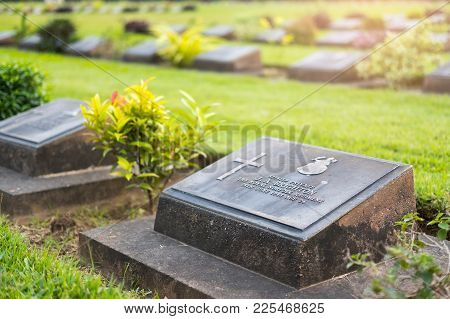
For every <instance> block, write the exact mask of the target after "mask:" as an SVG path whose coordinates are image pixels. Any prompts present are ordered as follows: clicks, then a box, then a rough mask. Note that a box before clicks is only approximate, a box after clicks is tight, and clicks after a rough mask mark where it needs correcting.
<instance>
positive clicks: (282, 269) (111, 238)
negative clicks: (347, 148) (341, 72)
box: [80, 138, 415, 298]
mask: <svg viewBox="0 0 450 319" xmlns="http://www.w3.org/2000/svg"><path fill="white" fill-rule="evenodd" d="M414 210H415V196H414V183H413V172H412V167H411V166H409V165H404V164H401V163H396V162H391V161H386V160H382V159H376V158H371V157H366V156H361V155H357V154H351V153H346V152H342V151H337V150H332V149H326V148H322V147H316V146H311V145H304V144H297V143H294V142H290V141H286V140H280V139H275V138H262V139H259V140H257V141H255V142H252V143H250V144H248V145H247V146H245V147H244V148H242V149H240V150H238V151H235V152H233V153H231V154H229V155H227V156H225V157H223V158H222V159H220V160H218V161H217V162H215V163H213V164H211V165H210V166H208V167H206V168H204V169H203V170H201V171H199V172H197V173H194V174H193V175H191V176H189V177H187V178H186V179H184V180H182V181H181V182H179V183H177V184H175V185H173V186H172V187H170V188H168V189H166V190H165V191H164V192H163V193H162V196H161V198H160V202H159V206H158V213H157V215H156V220H155V222H154V226H153V223H151V222H144V221H140V222H133V223H126V224H121V225H117V226H112V227H110V228H108V229H103V230H101V229H100V230H96V231H90V232H88V233H85V234H83V235H81V236H80V245H82V246H80V248H81V254H82V255H83V256H85V258H86V260H91V261H92V259H90V258H89V256H90V257H92V258H93V259H94V261H95V262H96V263H98V264H100V265H103V266H104V267H105V268H106V269H118V271H121V269H122V268H123V267H124V266H125V264H127V265H130V267H131V269H133V270H134V269H136V272H137V277H139V278H140V279H139V280H140V282H147V283H150V284H156V285H161V284H160V283H159V282H158V280H160V281H165V279H164V278H170V284H169V286H170V287H178V289H177V291H171V292H170V293H169V296H172V297H173V296H174V294H175V295H177V292H178V293H179V294H180V296H185V297H186V296H190V297H193V296H195V294H190V295H186V294H185V290H186V289H187V288H186V286H187V287H189V288H190V291H191V292H192V291H194V292H196V293H197V294H196V296H197V297H198V296H199V292H201V293H202V294H203V296H205V295H206V296H213V297H214V296H219V297H220V296H223V295H226V296H227V297H228V298H229V297H241V298H242V297H249V296H250V295H251V296H255V294H256V295H259V297H263V296H267V289H269V291H272V290H271V289H272V288H273V291H274V294H275V295H277V296H279V297H283V294H288V293H290V292H294V291H296V290H297V289H300V288H302V287H306V286H309V285H311V284H314V283H317V282H320V281H323V280H326V279H329V278H332V277H334V276H338V275H341V274H343V273H345V272H346V271H347V269H346V263H347V260H346V256H347V253H350V254H352V253H357V252H364V251H368V252H370V253H372V255H373V257H374V258H375V260H379V259H380V258H382V255H383V253H382V252H383V247H384V245H385V244H387V243H389V242H390V241H391V240H392V239H393V237H394V236H393V234H392V231H393V230H394V226H395V225H394V224H395V222H396V221H397V220H398V219H399V218H401V216H402V215H404V214H406V213H408V212H412V211H414ZM152 227H153V230H152ZM102 234H103V235H102ZM180 242H181V243H183V244H184V245H182V244H180ZM141 243H144V244H141ZM85 244H86V246H87V247H86V248H83V246H84V245H85ZM180 260H182V261H183V262H182V263H180V262H179V261H180ZM247 271H248V272H247ZM131 272H132V273H133V271H131ZM244 272H247V273H244ZM260 275H262V277H258V276H260ZM141 276H143V277H141ZM268 278H271V279H273V280H272V281H271V283H269V281H268ZM279 284H284V285H285V286H284V288H281V287H280V286H279ZM233 287H234V289H233ZM154 288H155V287H154ZM172 289H173V288H172ZM286 289H287V290H286ZM180 290H181V292H180ZM158 291H159V290H158ZM275 291H276V293H275Z"/></svg>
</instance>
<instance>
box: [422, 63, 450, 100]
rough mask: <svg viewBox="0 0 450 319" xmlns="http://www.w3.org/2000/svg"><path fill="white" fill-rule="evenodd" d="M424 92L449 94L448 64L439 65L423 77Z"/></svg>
mask: <svg viewBox="0 0 450 319" xmlns="http://www.w3.org/2000/svg"><path fill="white" fill-rule="evenodd" d="M424 90H425V91H427V92H436V93H450V62H448V63H446V64H444V65H441V66H440V67H438V68H437V69H436V70H434V71H433V72H432V73H430V74H428V75H427V76H426V77H425V83H424Z"/></svg>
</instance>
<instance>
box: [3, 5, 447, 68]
mask: <svg viewBox="0 0 450 319" xmlns="http://www.w3.org/2000/svg"><path fill="white" fill-rule="evenodd" d="M8 5H9V6H12V7H17V8H26V7H27V6H42V4H36V3H31V4H26V5H22V4H21V5H19V6H17V5H15V4H8ZM73 5H74V6H76V5H77V4H73ZM117 5H118V4H117V3H107V4H104V6H106V7H109V8H110V11H109V12H108V13H96V12H93V13H78V12H74V13H70V14H53V13H52V14H41V15H33V14H28V15H27V28H28V33H30V34H31V33H34V32H35V31H36V30H37V29H39V27H42V26H44V25H45V24H46V23H47V22H48V21H50V20H52V19H55V18H63V19H70V20H71V21H72V22H73V23H74V24H75V26H76V28H77V32H76V36H77V37H78V38H81V37H84V36H88V35H99V36H103V37H106V38H108V39H110V40H111V41H112V43H113V45H114V49H115V52H116V54H117V56H119V55H120V54H121V52H123V50H125V49H126V48H128V47H130V46H132V45H134V44H137V43H138V42H140V41H142V40H144V39H148V38H149V36H148V35H142V34H141V35H138V34H129V33H124V31H123V25H124V23H125V22H127V21H131V20H144V21H147V22H148V23H149V25H150V27H157V26H167V25H170V24H187V25H196V26H198V27H200V28H207V27H210V26H213V25H217V24H229V25H232V26H234V27H235V29H236V33H237V36H238V38H239V39H240V41H234V42H232V43H233V44H249V43H250V44H252V45H257V46H258V47H259V48H260V49H261V59H262V62H263V63H264V64H265V65H271V66H272V65H273V66H288V65H290V64H292V63H294V62H296V61H298V60H300V59H303V58H304V57H305V56H307V55H309V54H311V53H313V52H314V51H317V50H319V48H317V47H315V46H313V45H287V46H280V45H277V44H256V43H251V42H249V40H250V39H252V38H254V36H255V35H256V34H258V33H259V32H262V31H264V28H263V27H262V26H261V24H260V22H259V21H260V19H261V18H262V17H266V16H270V17H272V18H274V19H275V20H277V21H278V24H279V25H282V24H283V23H285V22H287V21H288V20H291V19H295V18H301V17H304V16H308V15H313V14H315V13H317V12H327V13H328V14H329V16H330V17H331V19H338V18H341V17H344V16H345V15H347V14H351V13H364V14H366V15H368V16H383V15H384V14H388V13H391V14H395V13H403V14H408V13H411V12H416V13H417V12H419V13H420V12H422V13H424V12H425V10H427V9H430V10H432V9H435V8H436V7H438V6H439V3H427V2H423V1H399V2H397V1H395V2H392V3H391V2H375V3H374V2H361V1H339V2H328V3H326V4H318V3H317V2H303V3H299V2H293V1H288V2H283V1H267V2H250V3H247V2H246V3H243V2H232V1H230V2H226V1H220V2H213V3H199V4H198V5H197V10H196V11H192V12H180V11H178V12H177V11H173V9H176V8H177V6H179V5H178V4H176V3H172V5H171V8H172V9H170V10H169V12H137V13H121V14H113V13H111V11H112V10H113V8H114V7H116V6H117ZM121 5H122V6H123V7H124V6H127V5H126V3H121ZM157 5H161V6H162V5H163V3H160V4H157ZM0 6H4V4H0ZM128 6H139V7H141V8H146V7H148V4H139V3H131V4H128ZM447 7H449V6H447ZM445 10H450V9H448V8H445ZM20 24H21V17H20V16H19V15H18V14H11V15H10V14H0V31H1V30H8V29H18V28H19V25H20ZM326 32H327V31H326V30H322V31H320V32H318V33H317V37H320V36H321V35H323V34H324V33H326ZM223 43H226V41H217V40H210V41H209V42H208V43H206V44H205V45H204V48H205V49H206V50H208V49H212V48H214V47H217V46H219V45H221V44H223ZM320 49H332V50H339V48H328V47H325V48H320ZM340 50H342V48H341V49H340ZM345 50H349V49H345ZM449 59H450V54H448V53H443V54H442V60H443V61H446V60H449Z"/></svg>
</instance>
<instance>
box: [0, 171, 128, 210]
mask: <svg viewBox="0 0 450 319" xmlns="http://www.w3.org/2000/svg"><path fill="white" fill-rule="evenodd" d="M125 186H126V184H125V182H124V180H123V179H121V178H119V177H115V176H113V175H111V174H110V167H106V166H105V167H97V168H89V169H85V170H80V171H72V172H64V173H60V174H52V175H45V176H38V177H30V176H26V175H23V174H20V173H17V172H15V171H13V170H10V169H7V168H4V167H0V204H1V205H0V212H1V213H3V214H8V215H11V216H18V215H25V214H30V213H32V214H38V213H43V212H46V211H49V210H52V209H57V208H59V207H65V206H70V205H78V204H83V205H84V204H89V203H93V202H96V201H99V200H104V199H113V200H114V201H116V199H118V198H119V197H120V196H121V195H125V194H124V193H125V192H132V190H130V189H125ZM127 196H128V193H127Z"/></svg>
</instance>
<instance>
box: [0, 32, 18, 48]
mask: <svg viewBox="0 0 450 319" xmlns="http://www.w3.org/2000/svg"><path fill="white" fill-rule="evenodd" d="M16 36H17V32H16V31H14V30H7V31H0V45H11V44H14V43H15V42H16Z"/></svg>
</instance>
